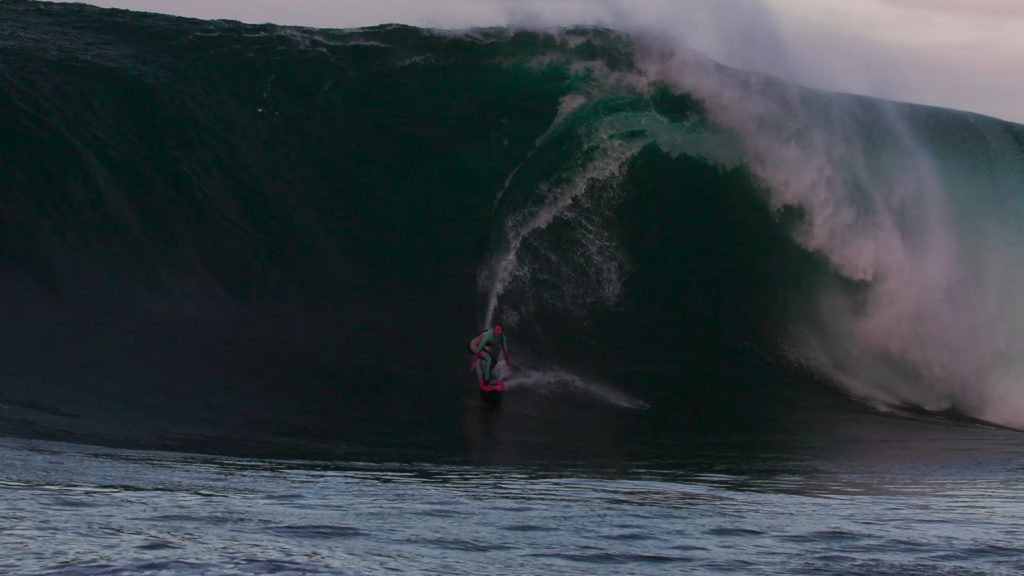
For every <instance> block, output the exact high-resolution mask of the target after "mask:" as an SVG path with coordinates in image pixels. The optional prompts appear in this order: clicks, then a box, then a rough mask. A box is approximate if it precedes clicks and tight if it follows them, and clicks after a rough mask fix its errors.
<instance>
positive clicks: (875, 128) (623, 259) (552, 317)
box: [0, 2, 1024, 437]
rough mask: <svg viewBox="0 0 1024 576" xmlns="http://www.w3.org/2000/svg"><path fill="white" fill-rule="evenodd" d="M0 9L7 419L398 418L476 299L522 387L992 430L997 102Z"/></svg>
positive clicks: (1001, 380)
mask: <svg viewBox="0 0 1024 576" xmlns="http://www.w3.org/2000/svg"><path fill="white" fill-rule="evenodd" d="M0 29H2V30H3V32H4V34H3V40H0V56H2V60H0V109H2V115H0V122H2V129H0V134H2V135H0V138H2V139H3V144H2V145H3V148H4V151H5V153H4V154H3V156H2V159H0V163H2V165H0V168H2V171H3V174H4V177H3V183H4V184H3V186H4V195H3V216H2V218H3V231H2V233H0V234H2V236H0V240H2V242H3V244H2V246H3V247H2V253H0V282H2V285H0V287H2V289H3V296H0V307H2V309H3V311H4V314H5V316H4V317H5V324H6V328H5V331H4V333H3V337H2V342H0V344H2V356H3V357H2V358H0V362H2V365H3V372H4V374H5V375H6V376H5V377H4V378H5V380H4V382H5V383H4V387H3V390H4V394H5V396H4V398H5V399H6V404H7V405H8V406H9V407H11V409H12V410H14V409H15V408H14V407H18V408H17V410H22V411H23V412H19V414H20V416H17V417H14V418H13V420H12V421H17V422H16V423H14V424H12V423H10V422H8V423H6V424H5V426H6V429H7V430H8V432H10V433H32V434H37V433H41V432H40V430H41V429H42V428H51V429H52V428H58V429H61V430H71V429H72V428H74V429H75V430H76V433H77V434H83V435H86V436H88V435H93V434H95V435H97V436H103V435H107V436H109V435H110V434H111V432H110V429H109V426H106V428H104V431H100V430H99V429H100V428H103V426H101V424H104V425H109V424H110V423H112V422H121V423H122V425H123V429H121V433H124V434H130V433H131V430H135V429H137V428H139V427H141V428H143V429H145V430H146V431H147V433H155V432H154V431H157V430H159V431H168V430H171V431H174V432H176V433H204V432H208V431H210V430H212V429H215V428H224V427H226V428H227V429H228V430H230V431H232V432H233V433H237V434H243V435H244V434H246V433H248V432H246V431H251V430H260V431H263V432H271V433H272V434H281V435H286V436H287V435H291V436H300V437H310V436H322V435H324V434H326V432H324V431H325V430H328V429H329V430H331V431H333V432H338V433H339V434H342V435H344V434H345V433H347V432H349V431H351V430H354V429H358V428H360V427H361V426H363V425H364V424H365V423H366V422H370V421H380V420H381V419H384V420H388V421H394V420H395V419H402V421H404V422H406V423H408V422H416V421H418V420H430V419H432V418H437V417H439V415H444V414H447V413H453V412H457V411H459V410H462V408H461V407H460V405H459V404H458V403H457V402H452V401H451V400H450V398H451V397H452V390H453V389H458V388H459V386H460V384H458V383H461V382H463V381H464V380H467V379H469V376H468V373H466V371H465V368H466V366H464V365H463V364H467V363H466V362H465V360H466V356H465V354H464V347H465V341H467V340H468V339H469V338H471V337H472V336H473V335H474V333H475V330H476V329H477V328H478V327H479V326H480V325H483V324H487V323H489V322H491V321H493V320H496V319H498V320H501V321H503V322H504V323H505V324H507V325H509V326H510V327H511V328H512V329H513V332H512V333H513V343H514V348H515V354H516V355H517V356H518V357H521V358H523V359H524V363H525V367H526V369H527V370H526V373H525V376H523V377H522V378H521V381H520V382H519V385H520V386H523V387H530V386H540V385H543V386H558V385H559V383H561V385H567V386H568V387H569V388H573V389H576V390H585V391H587V393H588V394H590V395H591V396H593V397H596V398H598V399H600V400H602V401H608V402H611V403H612V404H614V405H617V406H625V407H639V406H645V405H653V406H659V405H661V406H672V407H675V408H678V407H680V406H683V405H697V404H700V405H703V406H714V405H716V403H717V404H724V403H736V402H743V401H744V400H743V398H745V397H746V395H748V394H750V393H751V391H752V390H755V389H757V390H762V391H763V390H768V392H767V396H769V397H770V396H773V395H774V396H779V397H781V396H783V395H785V394H786V393H787V390H788V391H789V393H792V389H793V386H794V384H793V382H795V381H797V380H800V379H801V378H804V375H806V374H808V373H810V374H813V375H815V377H816V378H817V379H818V381H819V384H818V385H819V386H821V387H829V386H831V385H835V386H838V387H839V388H840V389H842V390H845V391H847V392H849V393H851V394H853V395H854V396H856V397H859V398H861V399H863V400H864V401H867V402H869V403H873V404H875V405H876V406H880V407H885V406H894V405H910V406H915V407H919V408H923V409H925V410H935V411H942V410H947V409H953V410H957V411H960V412H962V413H965V414H968V415H971V416H974V417H978V418H982V419H986V420H990V421H993V422H997V423H1001V424H1005V425H1010V426H1017V427H1024V381H1022V380H1024V365H1022V364H1021V361H1020V358H1024V349H1022V346H1024V345H1022V339H1021V336H1024V334H1021V330H1022V329H1024V306H1022V305H1021V304H1020V303H1019V301H1020V299H1019V296H1018V295H1019V294H1020V293H1021V290H1022V288H1024V273H1022V272H1021V271H1020V268H1019V267H1018V266H1016V265H1015V264H1016V263H1017V261H1018V260H1019V258H1020V255H1021V254H1022V250H1024V230H1022V229H1021V228H1020V226H1019V224H1018V220H1019V215H1020V214H1021V213H1022V210H1024V189H1022V188H1021V182H1024V178H1022V177H1024V128H1021V127H1020V126H1017V125H1013V124H1009V123H1006V122H1001V121H998V120H995V119H992V118H987V117H982V116H978V115H973V114H968V113H963V112H957V111H950V110H943V109H934V108H927V107H922V106H911V105H906V104H898V103H893V102H886V101H881V100H875V99H869V98H863V97H855V96H850V95H842V94H832V93H824V92H819V91H813V90H810V89H806V88H802V87H799V86H795V85H792V84H787V83H784V82H782V81H779V80H777V79H774V78H772V77H767V76H763V75H757V74H752V73H748V72H744V71H740V70H736V69H730V68H726V67H723V66H720V65H717V64H715V63H713V62H711V61H709V60H708V59H706V58H704V57H702V56H701V55H700V54H697V53H694V52H692V51H687V50H683V49H678V48H670V47H668V46H666V45H665V44H663V43H660V42H658V41H656V40H649V39H644V38H640V37H635V36H626V35H622V34H618V33H615V32H611V31H608V30H603V29H594V28H579V29H561V30H553V31H531V30H507V29H494V30H475V31H468V32H461V33H452V32H438V31H431V30H420V29H414V28H409V27H400V26H386V27H378V28H374V29H365V30H347V31H319V30H309V29H294V28H281V27H275V26H269V25H267V26H247V25H241V24H237V23H229V22H200V21H191V20H184V19H176V18H167V17H160V16H153V15H141V14H134V13H130V12H123V11H104V10H98V9H92V8H86V7H82V6H73V5H44V4H36V3H25V2H14V3H5V4H4V5H2V6H0ZM58 37H59V38H60V40H61V41H60V42H56V41H55V39H56V38H58ZM769 366H771V367H774V368H771V369H768V368H766V367H769ZM779 366H783V367H782V368H779ZM424 383H427V385H424ZM513 388H514V386H513ZM801 390H803V389H801ZM760 393H763V392H760ZM456 396H457V394H456ZM41 407H42V408H41ZM44 413H45V414H46V416H45V417H44V416H42V415H41V414H44ZM133 415H134V416H133ZM61 418H64V419H65V420H69V421H70V420H73V419H76V418H77V421H78V423H77V424H74V425H72V424H71V423H69V422H65V421H61V422H62V423H61V422H57V421H56V420H54V419H57V420H60V419H61ZM133 418H134V419H133ZM128 420H130V421H131V422H130V423H124V422H126V421H128ZM83 422H85V423H84V424H83ZM154 422H159V424H154ZM89 423H91V424H89ZM225 423H230V425H228V424H225ZM69 434H70V432H69Z"/></svg>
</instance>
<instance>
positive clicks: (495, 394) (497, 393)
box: [480, 378, 505, 406]
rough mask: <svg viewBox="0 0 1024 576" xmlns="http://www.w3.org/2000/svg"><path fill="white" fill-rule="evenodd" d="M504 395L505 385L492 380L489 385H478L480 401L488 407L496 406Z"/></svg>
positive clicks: (499, 381) (495, 379)
mask: <svg viewBox="0 0 1024 576" xmlns="http://www.w3.org/2000/svg"><path fill="white" fill-rule="evenodd" d="M504 395H505V383H504V382H502V381H501V380H499V379H497V378H494V379H492V380H491V381H490V383H483V382H481V383H480V400H481V401H482V402H483V403H484V404H487V405H489V406H498V405H500V404H501V399H502V397H503V396H504Z"/></svg>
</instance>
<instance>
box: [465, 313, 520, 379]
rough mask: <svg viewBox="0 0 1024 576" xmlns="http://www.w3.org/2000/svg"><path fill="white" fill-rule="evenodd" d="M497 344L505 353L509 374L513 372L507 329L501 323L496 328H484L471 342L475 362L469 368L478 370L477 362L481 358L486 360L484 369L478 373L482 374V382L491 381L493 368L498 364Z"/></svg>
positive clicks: (470, 349)
mask: <svg viewBox="0 0 1024 576" xmlns="http://www.w3.org/2000/svg"><path fill="white" fill-rule="evenodd" d="M495 346H501V350H502V352H504V353H505V364H506V365H507V366H508V371H509V374H511V373H512V361H511V360H509V357H508V344H507V342H506V341H505V330H504V328H502V326H501V324H495V325H494V328H491V329H490V330H484V331H483V332H481V333H479V334H477V336H476V338H473V340H471V341H470V342H469V353H470V354H472V355H473V364H472V365H471V366H470V367H469V369H470V370H471V371H472V370H476V365H477V362H479V361H480V359H481V358H483V359H484V362H485V364H484V366H483V370H477V374H478V375H481V376H482V377H481V379H480V383H481V384H484V383H485V382H490V381H491V370H494V367H495V366H496V365H497V364H498V359H497V358H496V357H495V354H494V353H495V350H494V347H495ZM481 372H482V374H481Z"/></svg>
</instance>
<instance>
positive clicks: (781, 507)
mask: <svg viewBox="0 0 1024 576" xmlns="http://www.w3.org/2000/svg"><path fill="white" fill-rule="evenodd" d="M972 434H973V435H974V436H975V438H974V439H972V440H970V441H968V442H959V443H957V442H950V441H948V439H947V440H945V441H940V443H941V446H940V447H939V448H940V449H939V450H938V451H937V452H934V453H932V454H931V455H930V456H928V457H922V458H916V459H915V458H913V457H911V458H910V459H909V460H910V462H906V461H905V462H901V463H900V462H896V461H895V460H887V459H886V458H885V457H884V454H885V453H887V452H891V447H886V446H885V445H884V444H878V445H877V446H876V447H877V448H878V450H877V453H874V454H869V455H861V456H860V457H851V455H849V454H848V455H847V458H846V459H845V461H844V463H836V462H835V461H829V460H827V459H818V460H815V459H809V458H801V459H796V458H792V459H790V460H789V461H771V460H754V459H751V460H748V461H745V462H743V461H730V460H729V459H728V458H723V459H719V460H716V459H715V458H711V459H710V460H706V461H704V462H703V463H702V464H701V465H700V466H697V467H696V468H700V469H701V471H693V469H696V468H691V469H690V470H682V469H674V470H673V469H665V468H664V467H660V468H659V467H658V466H657V465H653V466H651V467H650V468H645V467H644V465H643V464H641V463H636V464H633V465H629V466H618V467H615V468H614V469H611V468H606V467H602V466H595V465H593V464H588V465H581V466H580V467H578V468H574V467H572V466H564V467H560V469H557V470H553V469H551V468H550V467H546V466H544V465H540V464H538V465H535V466H530V465H523V466H509V467H500V466H495V467H487V466H471V465H466V464H464V463H458V462H454V463H445V462H434V463H429V462H416V461H407V462H404V463H358V462H348V463H317V462H308V461H305V462H304V461H276V460H254V459H232V458H223V457H212V456H198V455H180V454H177V455H176V454H170V453H159V452H142V451H121V450H111V449H104V448H92V447H86V446H80V445H71V444H59V443H49V442H37V441H13V440H6V441H4V442H3V443H2V447H0V462H2V463H3V465H2V472H0V477H2V484H0V491H2V492H0V517H2V519H3V522H2V528H0V550H2V552H3V553H2V560H0V571H2V572H3V573H5V574H69V575H70V574H83V575H84V574H90V575H91V574H392V573H399V574H583V573H586V574H836V575H839V574H900V575H910V574H920V575H932V574H944V575H953V574H1020V573H1022V572H1024V545H1022V536H1024V534H1022V532H1024V504H1022V503H1021V499H1020V495H1021V493H1022V492H1021V491H1022V488H1024V482H1022V480H1021V475H1020V471H1021V459H1020V458H1019V457H1016V456H1013V452H1014V450H1013V444H1014V443H1015V442H1016V439H1015V438H1013V436H1016V435H1015V434H1012V435H1006V436H1003V435H1001V434H998V433H993V434H988V435H987V436H986V433H982V432H977V431H974V432H972ZM979 440H981V441H979ZM896 444H899V442H896ZM908 447H909V446H902V448H908ZM931 448H934V446H932V447H931ZM924 452H927V448H926V449H925V450H924V451H918V454H919V455H920V454H923V453H924ZM936 454H941V457H938V458H936V457H935V455H936ZM972 454H977V455H978V457H975V456H974V455H972ZM880 455H881V457H878V456H880ZM914 462H916V463H914Z"/></svg>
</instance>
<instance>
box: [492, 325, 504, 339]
mask: <svg viewBox="0 0 1024 576" xmlns="http://www.w3.org/2000/svg"><path fill="white" fill-rule="evenodd" d="M503 332H505V329H504V328H502V327H501V324H495V325H494V335H495V336H498V337H500V336H501V335H502V333H503Z"/></svg>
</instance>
